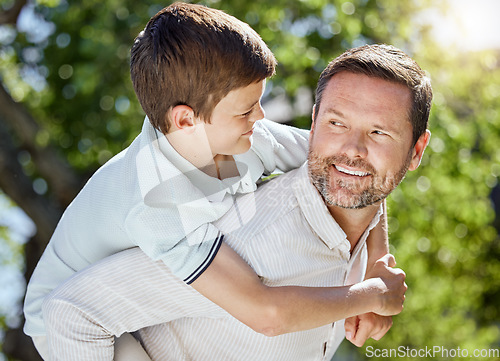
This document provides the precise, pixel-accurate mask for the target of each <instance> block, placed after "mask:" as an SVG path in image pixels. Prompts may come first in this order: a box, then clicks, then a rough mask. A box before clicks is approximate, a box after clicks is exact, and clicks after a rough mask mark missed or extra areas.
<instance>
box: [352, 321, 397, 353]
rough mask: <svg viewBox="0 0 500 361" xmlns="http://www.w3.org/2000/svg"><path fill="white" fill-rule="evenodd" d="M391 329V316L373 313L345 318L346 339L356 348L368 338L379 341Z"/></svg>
mask: <svg viewBox="0 0 500 361" xmlns="http://www.w3.org/2000/svg"><path fill="white" fill-rule="evenodd" d="M391 327H392V317H391V316H380V315H377V314H376V313H373V312H369V313H365V314H362V315H358V316H353V317H349V318H346V320H345V324H344V328H345V337H346V339H348V340H349V341H350V342H351V343H352V344H353V345H355V346H357V347H361V346H363V345H364V343H365V342H366V340H368V339H369V338H370V337H371V338H373V339H374V340H377V341H378V340H380V339H381V338H382V337H383V336H384V335H385V334H386V333H387V331H389V329H390V328H391Z"/></svg>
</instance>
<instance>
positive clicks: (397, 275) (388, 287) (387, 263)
mask: <svg viewBox="0 0 500 361" xmlns="http://www.w3.org/2000/svg"><path fill="white" fill-rule="evenodd" d="M394 266H396V260H395V259H394V256H393V255H391V254H386V255H385V256H384V257H382V258H380V259H379V260H378V261H377V262H375V265H374V266H373V267H372V268H371V270H370V274H369V275H367V277H370V278H369V279H367V280H366V281H365V282H367V283H368V284H369V287H375V288H376V289H377V292H376V293H377V294H378V298H379V306H378V307H377V308H375V309H374V310H373V312H375V313H377V314H379V315H381V316H392V315H397V314H398V313H400V312H401V311H402V310H403V302H404V300H405V292H406V290H407V289H408V287H407V286H406V283H405V279H406V275H405V273H404V272H403V270H401V269H399V268H393V267H394Z"/></svg>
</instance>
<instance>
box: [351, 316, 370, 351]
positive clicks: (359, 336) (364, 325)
mask: <svg viewBox="0 0 500 361" xmlns="http://www.w3.org/2000/svg"><path fill="white" fill-rule="evenodd" d="M372 330H373V325H372V324H371V323H370V322H366V321H365V322H363V320H361V322H360V323H359V327H358V329H357V332H356V334H355V335H354V337H352V338H351V339H350V340H349V341H351V342H352V343H353V344H354V345H355V346H358V347H361V346H363V345H364V344H365V342H366V340H368V339H369V338H370V336H371V333H372Z"/></svg>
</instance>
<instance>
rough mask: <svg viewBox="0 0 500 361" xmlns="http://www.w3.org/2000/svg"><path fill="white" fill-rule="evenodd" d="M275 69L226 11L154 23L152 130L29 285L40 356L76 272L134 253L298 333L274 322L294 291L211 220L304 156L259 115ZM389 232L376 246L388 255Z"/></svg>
mask: <svg viewBox="0 0 500 361" xmlns="http://www.w3.org/2000/svg"><path fill="white" fill-rule="evenodd" d="M275 65H276V60H275V58H274V56H273V54H272V52H271V51H270V50H269V49H268V47H267V46H266V45H265V43H264V42H263V41H262V39H261V38H260V37H259V36H258V34H257V33H255V32H254V31H253V30H252V29H251V28H250V27H249V26H248V25H247V24H245V23H243V22H241V21H239V20H237V19H235V18H234V17H232V16H229V15H227V14H225V13H223V12H222V11H218V10H214V9H209V8H206V7H204V6H200V5H190V4H183V3H175V4H172V5H170V6H168V7H167V8H165V9H163V10H162V11H160V12H159V13H158V14H156V15H155V16H154V17H152V18H151V20H150V21H149V23H148V24H147V26H146V28H145V29H144V31H143V32H141V33H140V34H139V36H138V37H137V38H136V40H135V43H134V45H133V47H132V51H131V77H132V82H133V84H134V89H135V91H136V94H137V97H138V99H139V101H140V103H141V105H142V107H143V109H144V111H145V112H146V114H147V118H146V120H145V122H144V124H143V128H142V132H141V134H140V135H139V136H138V137H137V138H136V139H135V140H134V142H133V143H132V144H131V145H130V147H128V148H127V149H125V150H124V151H123V152H121V153H120V154H118V155H117V156H115V157H114V158H113V159H111V160H110V161H109V162H108V163H106V164H105V165H104V166H103V167H101V168H100V169H99V170H98V171H97V172H96V173H95V175H94V176H93V177H92V178H91V179H90V180H89V182H88V183H87V184H86V185H85V187H84V188H83V189H82V191H81V192H80V194H79V195H78V196H77V197H76V198H75V200H74V201H73V202H72V204H71V205H70V206H69V207H68V209H67V210H66V211H65V213H64V215H63V217H62V218H61V220H60V222H59V224H58V226H57V228H56V230H55V232H54V235H53V236H52V238H51V240H50V242H49V245H48V246H47V249H46V250H45V252H44V254H43V255H42V258H41V259H40V261H39V263H38V265H37V267H36V269H35V271H34V273H33V276H32V278H31V280H30V282H29V285H28V290H27V293H26V300H25V308H24V312H25V315H26V324H25V332H26V333H27V334H28V335H30V336H32V337H33V339H34V341H35V345H36V346H37V349H38V350H39V351H40V353H41V354H42V356H44V357H47V349H46V345H45V344H44V342H45V339H44V334H45V331H44V321H43V318H42V312H41V309H42V303H43V300H44V299H45V297H46V296H47V295H48V294H49V293H50V292H51V291H52V290H53V289H55V288H56V287H57V286H58V285H60V284H61V283H62V282H63V281H64V280H66V279H67V278H69V277H70V276H72V275H73V274H74V273H76V272H77V271H79V270H81V269H83V268H85V267H86V266H88V265H90V264H92V263H95V262H97V261H98V260H100V259H103V258H105V257H107V256H109V255H112V254H114V253H116V252H119V251H121V250H124V249H127V248H131V247H136V246H139V247H140V248H141V249H142V250H143V251H144V252H145V253H146V254H147V255H148V256H149V257H150V258H152V259H155V260H161V261H163V262H164V263H165V264H166V265H167V266H168V267H169V268H170V269H171V270H172V272H173V273H174V274H175V275H177V276H178V277H179V278H180V279H182V280H184V282H186V283H188V284H191V285H192V286H193V287H194V288H195V289H196V290H198V291H199V292H200V293H202V294H203V295H204V296H206V297H207V298H209V299H210V300H212V301H213V302H215V303H217V304H218V305H220V306H221V307H222V308H224V309H226V310H227V311H228V312H229V313H230V314H232V315H233V316H234V317H236V318H238V319H239V320H240V321H242V322H243V323H245V324H247V325H248V326H250V327H251V328H253V329H255V330H256V331H258V332H261V333H266V334H276V333H283V332H289V331H290V330H289V329H287V328H286V327H284V326H283V325H281V324H279V321H278V320H277V319H276V317H274V314H275V311H276V309H275V308H274V305H276V304H280V303H282V302H279V300H275V299H273V297H282V298H283V299H287V297H289V296H288V294H287V291H286V290H283V292H282V293H279V296H273V297H271V296H270V294H269V293H268V292H267V290H268V288H267V287H264V286H263V285H262V284H261V283H260V282H258V278H257V277H256V275H255V274H253V273H252V271H251V270H250V269H249V268H248V266H247V265H246V263H245V262H244V261H243V260H242V259H241V258H239V256H237V255H236V253H234V251H232V250H231V249H230V248H229V247H228V246H227V245H225V244H224V243H223V235H222V234H221V233H220V232H219V231H218V230H217V229H216V228H215V226H213V225H212V224H211V222H213V221H215V220H217V219H218V218H220V217H221V216H222V215H223V214H224V213H226V212H227V210H228V209H229V208H230V207H231V206H232V204H233V195H234V194H235V193H249V192H252V191H254V190H255V189H256V182H257V181H258V180H259V178H260V177H261V176H262V175H263V174H269V173H271V172H273V171H274V170H275V169H279V170H281V171H287V170H290V169H293V168H296V167H298V166H300V165H301V164H302V163H303V162H304V161H305V160H306V151H307V139H308V132H307V131H305V130H299V129H294V128H291V127H287V126H283V125H279V124H276V123H273V122H270V121H266V120H260V119H262V118H263V117H264V114H263V110H262V108H261V105H260V98H261V96H262V93H263V90H264V86H265V79H266V78H268V77H270V76H271V75H273V74H274V71H275ZM258 120H260V121H258ZM257 121H258V122H257ZM379 228H380V229H379V231H378V233H377V234H378V236H377V237H378V238H379V239H375V240H373V241H371V242H373V244H376V245H377V248H378V249H379V253H378V254H379V255H380V256H381V255H383V254H384V253H386V252H387V249H386V248H387V244H386V238H385V233H384V232H383V231H382V229H381V227H379ZM376 258H378V257H376ZM124 281H125V282H126V281H127V280H124ZM303 297H305V298H307V294H304V295H303ZM310 302H314V300H311V301H310ZM286 304H287V305H289V307H292V308H293V307H295V308H297V310H296V311H295V314H296V315H297V317H296V319H295V320H294V323H295V324H294V329H304V328H311V327H315V326H317V324H318V322H317V320H318V319H321V315H314V314H311V312H308V313H307V314H306V313H305V312H304V311H303V310H302V309H301V308H300V306H298V305H300V304H301V303H300V302H297V303H294V302H289V303H286ZM313 313H314V312H313ZM311 320H314V321H311ZM324 323H328V321H327V320H325V321H324Z"/></svg>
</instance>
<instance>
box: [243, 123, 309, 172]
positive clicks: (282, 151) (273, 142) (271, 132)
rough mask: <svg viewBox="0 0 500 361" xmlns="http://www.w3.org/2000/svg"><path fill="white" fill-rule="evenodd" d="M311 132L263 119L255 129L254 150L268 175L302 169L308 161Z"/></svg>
mask: <svg viewBox="0 0 500 361" xmlns="http://www.w3.org/2000/svg"><path fill="white" fill-rule="evenodd" d="M308 149H309V130H306V129H299V128H295V127H292V126H289V125H284V124H280V123H276V122H273V121H271V120H268V119H262V120H260V121H258V122H257V125H256V126H255V128H254V134H253V142H252V150H253V151H254V152H255V153H256V154H257V155H258V156H259V158H260V159H261V161H262V163H263V164H264V168H265V170H266V172H267V173H271V172H274V171H275V170H276V169H279V170H281V171H283V172H287V171H289V170H292V169H295V168H298V167H300V166H301V165H302V164H303V163H304V162H305V161H306V160H307V152H308Z"/></svg>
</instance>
